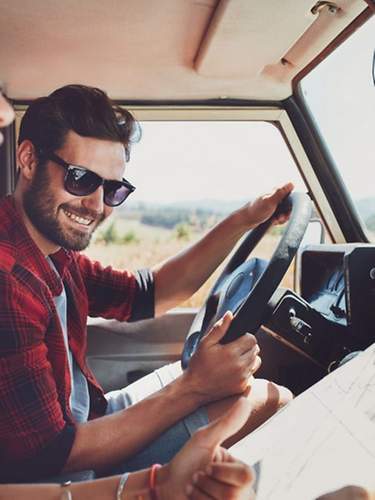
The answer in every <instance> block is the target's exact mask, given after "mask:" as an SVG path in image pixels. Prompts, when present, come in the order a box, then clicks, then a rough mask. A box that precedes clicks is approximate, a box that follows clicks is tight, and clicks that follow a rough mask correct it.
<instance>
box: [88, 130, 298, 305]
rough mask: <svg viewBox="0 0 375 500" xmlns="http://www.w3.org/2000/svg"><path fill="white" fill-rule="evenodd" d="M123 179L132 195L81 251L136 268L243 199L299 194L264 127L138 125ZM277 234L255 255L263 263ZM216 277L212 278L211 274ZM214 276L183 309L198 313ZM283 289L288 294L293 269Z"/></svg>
mask: <svg viewBox="0 0 375 500" xmlns="http://www.w3.org/2000/svg"><path fill="white" fill-rule="evenodd" d="M142 130H143V135H142V140H141V142H140V143H139V144H137V145H135V146H134V148H133V151H132V157H131V160H130V162H129V164H128V168H127V171H126V177H127V178H128V179H129V180H130V181H131V182H132V183H133V184H135V186H136V188H137V189H136V191H135V193H134V194H133V195H132V197H131V199H130V200H128V201H127V202H126V203H125V204H124V206H121V207H119V208H118V209H116V210H115V211H114V213H113V215H112V217H111V218H110V219H109V220H108V221H106V223H105V224H103V226H102V227H101V228H100V229H98V231H97V234H96V236H95V239H94V240H93V242H92V244H91V245H90V247H89V248H88V249H87V250H86V253H87V254H88V255H89V256H90V257H92V258H95V259H98V260H100V261H101V262H103V263H104V264H111V265H113V266H115V267H117V268H127V269H131V270H134V269H137V268H141V267H145V266H152V265H154V264H156V263H158V262H160V261H162V260H164V259H166V258H167V257H169V256H171V255H174V254H176V253H177V252H178V251H179V250H182V249H183V248H185V247H186V246H187V245H189V244H191V243H193V242H194V241H196V240H197V239H198V238H200V237H201V236H202V235H203V234H204V232H206V231H207V230H208V229H209V228H210V227H212V226H213V225H214V224H215V223H216V222H218V221H219V220H221V219H222V218H223V217H225V216H226V215H227V214H229V213H230V212H231V211H233V210H235V209H237V208H239V207H240V206H242V205H243V204H244V203H246V202H247V201H249V200H251V199H253V198H255V197H257V196H259V195H260V194H263V193H266V192H269V191H271V190H272V189H273V187H275V186H277V185H280V184H282V183H285V182H287V181H292V182H293V183H294V185H295V188H296V190H300V191H306V187H305V185H304V182H303V180H302V178H301V176H300V174H299V171H298V169H297V167H296V164H295V162H294V160H293V158H292V156H291V154H290V152H289V150H288V148H287V146H286V144H285V142H284V139H283V138H282V136H281V134H280V132H279V131H278V129H277V128H276V127H275V126H273V125H272V124H270V123H267V122H245V121H239V122H237V121H236V122H234V121H233V122H225V121H220V122H210V121H205V122H196V121H195V122H192V121H190V122H188V121H176V122H166V121H160V122H143V123H142ZM281 231H282V229H281V228H280V227H274V228H273V229H272V230H271V231H270V232H269V234H268V235H267V236H266V237H265V238H264V239H263V241H262V242H261V244H260V245H259V246H258V247H257V248H256V249H255V254H256V256H258V257H262V258H269V257H270V255H271V254H272V251H273V249H274V248H275V245H276V244H277V240H278V238H279V237H280V234H281ZM216 275H217V272H216V274H215V276H216ZM215 276H214V277H212V278H211V279H210V280H209V282H207V283H206V284H205V285H204V286H203V287H202V288H201V289H200V290H199V291H198V292H197V293H196V294H195V295H194V296H193V297H192V298H191V299H190V300H188V301H187V302H186V303H185V304H184V306H187V307H199V306H200V305H201V304H202V302H203V301H204V299H205V297H206V295H207V293H208V291H209V289H210V287H211V286H212V284H213V280H214V278H215ZM283 286H287V287H289V288H293V270H292V269H291V270H290V271H289V272H288V274H287V276H286V277H285V279H284V283H283Z"/></svg>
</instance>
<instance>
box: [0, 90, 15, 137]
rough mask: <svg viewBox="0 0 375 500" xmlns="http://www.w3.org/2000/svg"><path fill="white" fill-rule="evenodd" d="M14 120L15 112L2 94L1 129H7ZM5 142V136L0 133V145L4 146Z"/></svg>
mask: <svg viewBox="0 0 375 500" xmlns="http://www.w3.org/2000/svg"><path fill="white" fill-rule="evenodd" d="M13 119H14V111H13V109H12V107H11V106H10V104H9V103H8V102H7V101H6V100H5V99H4V97H3V96H2V95H1V93H0V128H3V127H6V126H7V125H9V124H10V123H12V121H13ZM3 140H4V138H3V134H2V133H1V132H0V144H2V142H3Z"/></svg>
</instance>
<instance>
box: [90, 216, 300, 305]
mask: <svg viewBox="0 0 375 500" xmlns="http://www.w3.org/2000/svg"><path fill="white" fill-rule="evenodd" d="M115 228H116V233H117V236H118V239H125V240H126V239H128V242H126V243H104V242H103V241H100V237H101V234H102V233H103V231H104V230H105V226H103V229H99V230H98V234H97V235H96V238H95V239H94V240H93V241H92V243H91V245H90V246H89V248H88V249H87V250H86V251H85V253H86V254H87V255H88V256H89V257H90V258H92V259H94V260H98V261H100V262H101V263H102V264H103V265H106V266H107V265H110V266H113V267H114V268H116V269H128V270H136V269H140V268H142V267H152V266H153V265H155V264H157V263H159V262H162V261H163V260H165V259H167V258H168V257H170V256H172V255H175V254H176V253H177V252H179V251H181V250H183V249H184V248H186V247H187V246H188V245H191V244H192V243H193V242H194V241H196V240H197V239H198V238H200V237H201V236H202V233H196V232H195V233H193V232H192V233H191V234H190V235H189V236H188V237H186V238H178V235H177V232H176V230H168V229H163V228H160V227H151V226H146V225H144V224H140V223H139V222H138V221H136V220H124V219H117V220H116V222H115ZM126 235H131V236H130V237H128V238H126ZM124 237H125V238H124ZM277 242H278V237H277V236H274V235H271V234H268V235H266V237H265V238H264V239H263V241H262V242H261V243H260V244H259V245H258V247H257V248H256V249H255V251H254V256H257V257H261V258H265V259H267V258H269V257H270V256H271V254H272V251H273V249H274V248H275V245H277ZM292 267H293V266H291V268H290V269H289V271H288V273H287V275H286V276H285V278H284V280H283V282H282V286H285V287H288V288H293V269H292ZM221 269H222V266H221V267H220V268H219V269H218V270H217V271H216V272H215V273H214V274H213V275H212V276H211V278H210V279H209V280H208V281H207V282H206V283H204V285H203V286H202V287H201V288H200V289H199V290H198V291H197V292H196V293H195V294H194V295H193V296H192V297H191V298H190V299H189V300H187V301H186V302H184V303H183V304H181V306H182V307H200V306H201V305H202V303H203V302H204V300H205V298H206V297H207V294H208V292H209V291H210V289H211V287H212V285H213V283H214V281H215V279H216V277H217V276H218V274H219V272H220V270H221Z"/></svg>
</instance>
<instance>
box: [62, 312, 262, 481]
mask: <svg viewBox="0 0 375 500" xmlns="http://www.w3.org/2000/svg"><path fill="white" fill-rule="evenodd" d="M230 322H231V315H230V314H227V315H226V316H225V317H224V319H223V320H221V321H218V322H217V323H216V324H215V325H214V327H213V328H212V330H211V331H210V332H209V334H208V335H206V337H205V338H204V339H203V340H202V342H201V344H200V346H199V348H198V350H197V352H196V353H195V354H194V356H193V359H192V363H191V365H192V367H189V368H188V369H187V370H186V371H185V372H184V373H183V374H182V375H181V376H180V377H179V378H177V379H176V380H175V381H174V382H171V383H170V384H169V385H167V386H166V387H164V388H163V389H162V390H160V391H158V392H157V393H155V394H153V395H151V396H149V397H148V398H146V399H144V400H143V401H140V402H139V403H137V404H135V405H133V406H131V407H130V408H128V409H126V410H123V411H120V412H118V413H116V414H113V415H108V416H105V417H101V418H98V419H95V420H92V421H90V422H87V423H85V424H81V425H78V426H77V428H76V435H75V440H74V443H73V447H72V449H71V452H70V455H69V457H68V460H67V462H66V464H65V467H64V471H77V470H84V469H92V468H93V469H99V470H100V469H105V468H108V467H110V466H111V465H114V464H116V463H118V462H119V461H122V460H125V459H126V458H128V457H130V456H132V455H134V454H135V453H137V452H138V451H139V450H141V449H142V448H143V447H144V446H146V445H147V444H149V443H150V442H151V441H152V440H154V439H155V438H156V437H158V436H159V435H160V434H161V433H162V432H164V431H165V430H166V429H168V428H169V427H170V426H171V425H173V424H175V423H176V422H177V421H178V420H180V419H182V418H183V417H185V416H186V415H188V414H189V413H191V412H193V411H194V410H196V409H197V408H198V407H199V406H202V405H203V404H205V403H208V402H209V401H215V400H218V399H221V398H224V397H226V396H230V395H234V394H242V393H243V392H244V391H245V389H246V387H247V384H248V378H249V375H251V374H252V373H253V372H254V371H255V370H256V369H257V368H258V366H259V358H258V356H257V355H258V352H259V348H258V346H257V344H256V340H255V338H254V336H252V335H244V336H243V337H241V338H239V339H237V340H235V341H234V342H232V343H230V344H226V345H222V344H220V343H219V342H220V339H221V338H222V337H223V336H224V334H225V332H226V331H227V329H228V327H229V325H230ZM193 361H194V362H193Z"/></svg>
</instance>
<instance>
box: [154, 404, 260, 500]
mask: <svg viewBox="0 0 375 500" xmlns="http://www.w3.org/2000/svg"><path fill="white" fill-rule="evenodd" d="M250 410H251V404H250V403H249V402H248V401H247V400H246V399H245V398H241V399H240V400H239V401H237V403H236V404H235V405H234V406H233V407H232V408H231V410H230V411H229V412H228V413H226V414H225V415H224V416H223V417H221V418H220V419H218V420H216V421H215V422H212V423H211V424H210V425H208V426H207V427H204V428H202V429H200V430H198V431H197V432H196V433H195V434H194V435H193V437H192V438H191V439H190V441H188V442H187V443H186V445H185V446H184V447H183V448H182V450H181V451H179V453H177V455H176V456H175V457H174V458H173V460H172V461H171V462H170V464H168V465H167V466H166V467H164V468H163V469H164V470H163V471H160V472H161V475H160V480H161V482H160V489H159V491H158V493H159V497H160V498H162V499H163V500H170V499H171V500H172V499H173V500H185V499H187V498H190V499H195V500H198V499H199V500H205V499H207V500H209V499H210V500H212V499H215V500H227V499H228V498H232V499H233V500H251V499H253V498H255V497H254V492H253V488H252V484H253V482H254V471H253V470H252V468H251V467H249V466H248V465H246V464H244V463H242V462H240V461H239V460H237V459H235V458H234V457H232V456H231V455H230V453H229V452H228V451H227V450H225V449H224V448H221V447H220V443H222V442H223V441H225V440H226V439H228V437H230V436H231V435H232V434H234V433H235V432H237V431H238V430H239V429H240V428H241V427H242V426H243V425H244V424H245V422H246V421H247V419H248V417H249V414H250Z"/></svg>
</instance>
